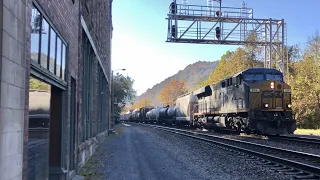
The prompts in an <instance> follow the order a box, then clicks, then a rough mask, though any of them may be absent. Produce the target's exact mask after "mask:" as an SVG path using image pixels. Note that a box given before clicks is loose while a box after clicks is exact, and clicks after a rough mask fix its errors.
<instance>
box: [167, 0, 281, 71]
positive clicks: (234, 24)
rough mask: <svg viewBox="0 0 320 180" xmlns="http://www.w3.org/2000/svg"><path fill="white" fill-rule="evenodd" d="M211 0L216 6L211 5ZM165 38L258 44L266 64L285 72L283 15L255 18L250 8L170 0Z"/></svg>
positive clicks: (209, 42)
mask: <svg viewBox="0 0 320 180" xmlns="http://www.w3.org/2000/svg"><path fill="white" fill-rule="evenodd" d="M213 1H215V2H216V4H218V6H213ZM166 19H167V20H168V35H167V40H166V42H170V43H197V44H223V45H255V46H261V47H264V48H262V55H264V66H265V67H266V68H274V67H275V68H277V69H278V70H280V71H281V72H282V73H284V58H285V48H284V46H285V44H286V41H287V38H286V32H285V31H286V24H285V22H284V20H283V19H271V18H269V19H262V18H254V16H253V9H252V8H247V7H246V4H245V3H243V4H242V7H241V8H234V7H222V6H221V0H212V1H211V4H210V6H198V5H187V4H186V3H183V4H177V3H176V2H175V1H174V2H172V3H171V4H170V7H169V12H168V17H167V18H166Z"/></svg>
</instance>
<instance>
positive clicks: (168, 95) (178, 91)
mask: <svg viewBox="0 0 320 180" xmlns="http://www.w3.org/2000/svg"><path fill="white" fill-rule="evenodd" d="M186 92H187V87H186V82H185V81H178V80H175V79H173V80H171V81H170V82H168V83H167V84H166V85H165V86H164V87H163V88H162V90H161V92H160V95H159V100H160V102H161V103H162V104H163V105H173V104H174V100H176V99H177V97H178V96H180V95H182V94H184V93H186Z"/></svg>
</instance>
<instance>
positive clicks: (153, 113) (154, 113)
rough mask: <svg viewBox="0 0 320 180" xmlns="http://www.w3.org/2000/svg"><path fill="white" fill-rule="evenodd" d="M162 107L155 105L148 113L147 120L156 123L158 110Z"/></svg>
mask: <svg viewBox="0 0 320 180" xmlns="http://www.w3.org/2000/svg"><path fill="white" fill-rule="evenodd" d="M161 108H162V107H155V108H154V109H152V110H151V111H150V114H149V122H150V123H158V121H159V111H160V109H161Z"/></svg>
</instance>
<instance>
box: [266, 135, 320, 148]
mask: <svg viewBox="0 0 320 180" xmlns="http://www.w3.org/2000/svg"><path fill="white" fill-rule="evenodd" d="M268 137H269V138H270V139H275V140H284V141H292V142H299V143H306V144H310V145H319V146H320V138H309V137H300V136H286V135H281V136H271V135H269V136H268Z"/></svg>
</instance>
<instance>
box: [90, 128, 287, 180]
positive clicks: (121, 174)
mask: <svg viewBox="0 0 320 180" xmlns="http://www.w3.org/2000/svg"><path fill="white" fill-rule="evenodd" d="M131 125H132V126H129V125H126V126H124V125H118V127H120V128H122V132H121V133H120V134H118V135H116V136H114V137H113V138H108V140H107V141H106V142H105V143H103V144H102V145H101V146H100V147H99V148H100V151H101V150H102V151H104V152H105V153H104V154H105V155H103V156H104V157H96V158H98V159H99V161H100V164H101V166H99V167H97V168H98V169H99V171H100V172H103V178H102V179H108V180H109V179H110V180H122V179H123V180H124V179H126V180H153V179H155V180H157V179H161V180H162V179H163V180H167V179H168V180H180V179H181V180H193V179H194V180H202V179H203V180H209V179H210V180H211V179H223V180H229V179H230V180H231V179H232V180H237V179H262V180H264V179H272V180H276V179H291V176H289V175H285V174H283V173H279V172H275V171H273V170H270V169H269V168H267V167H263V166H262V165H258V164H257V163H255V162H252V161H249V160H248V159H247V158H245V157H242V156H239V155H236V154H231V153H230V152H228V153H226V152H225V150H223V149H221V148H219V147H216V146H215V145H212V144H210V143H205V142H202V141H199V140H194V139H191V138H187V137H183V136H180V135H177V134H172V133H168V132H164V131H160V130H155V129H153V128H150V127H145V126H142V125H136V124H131Z"/></svg>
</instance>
